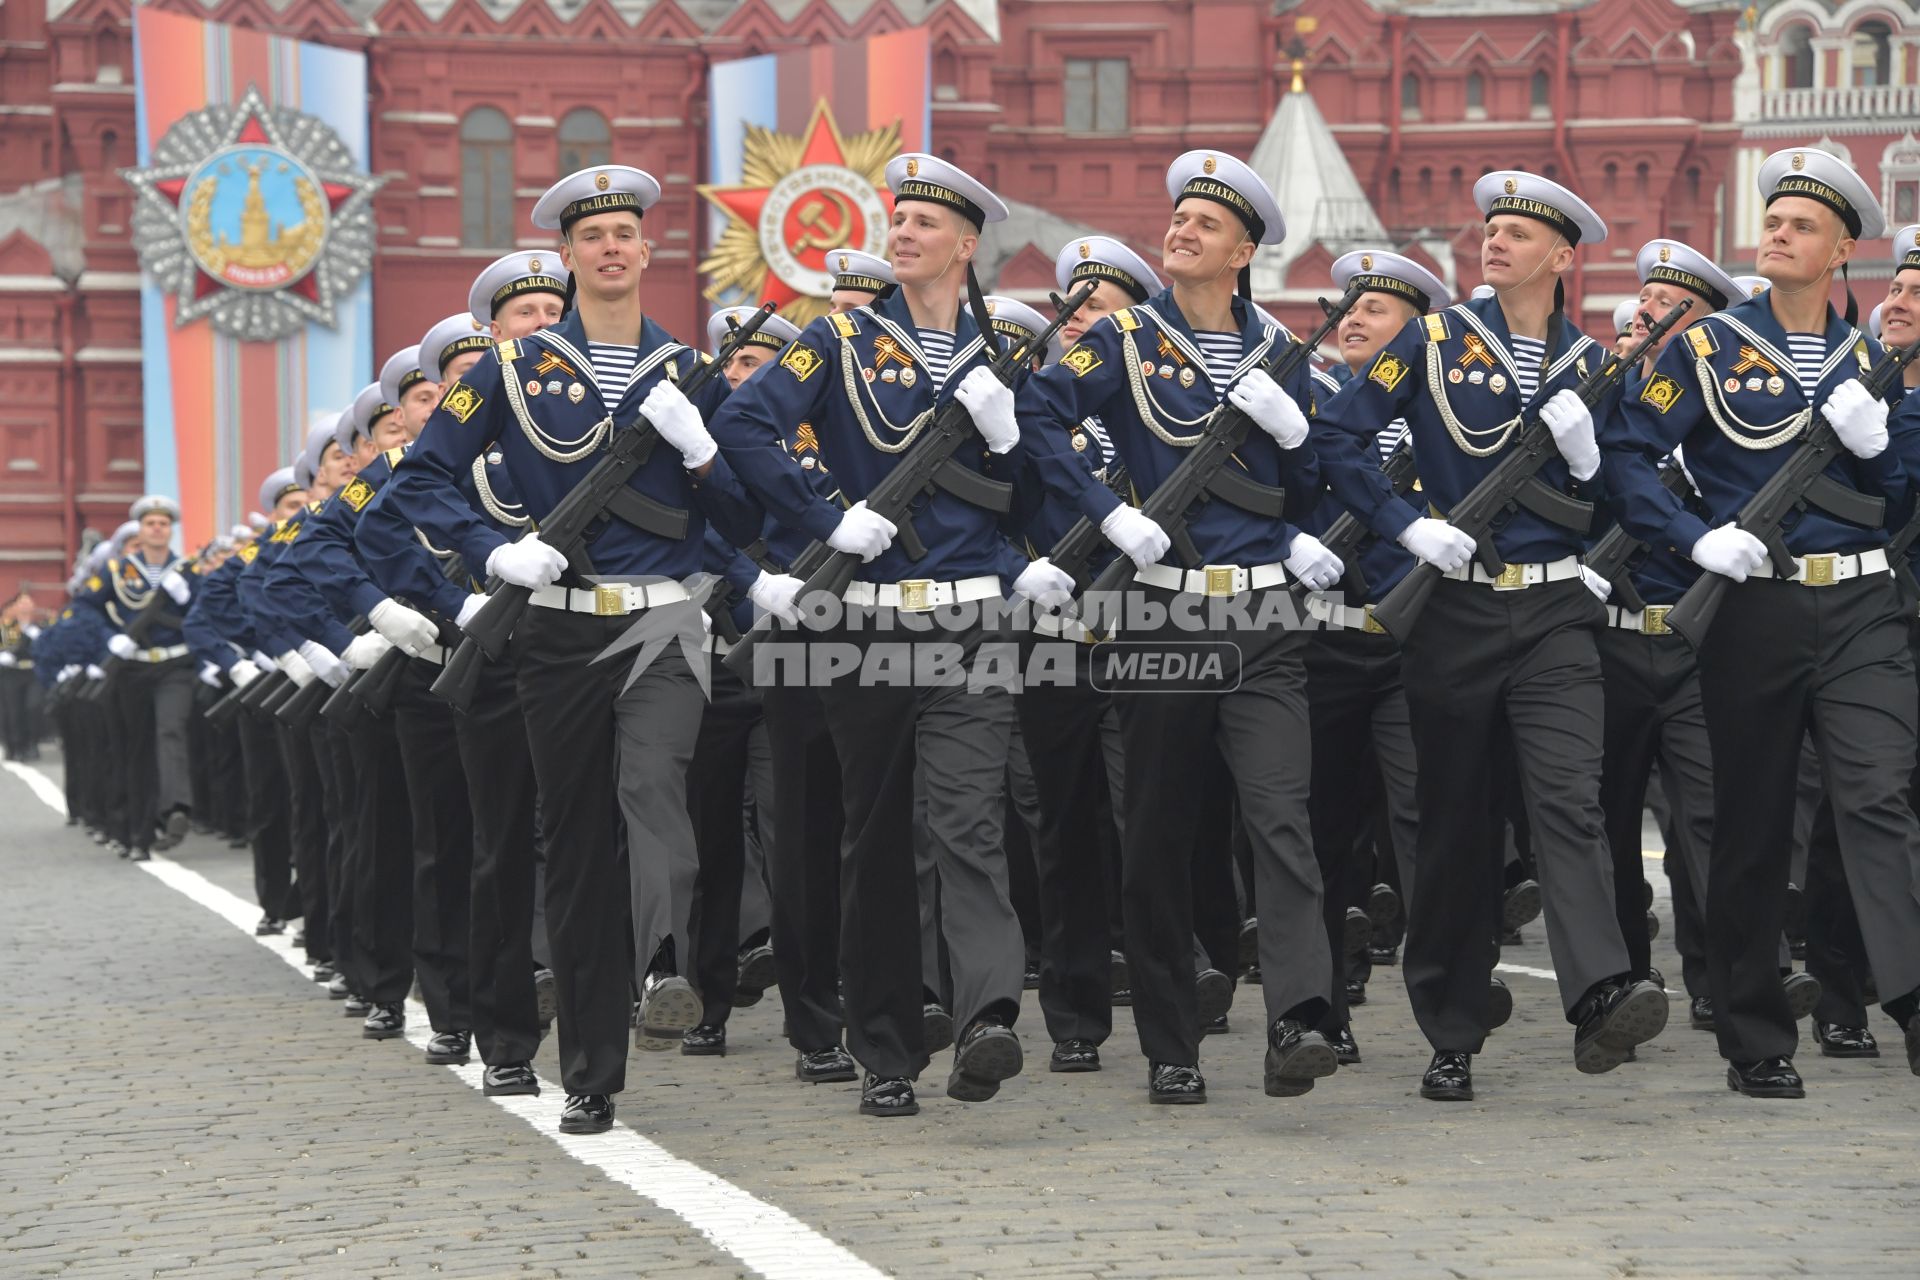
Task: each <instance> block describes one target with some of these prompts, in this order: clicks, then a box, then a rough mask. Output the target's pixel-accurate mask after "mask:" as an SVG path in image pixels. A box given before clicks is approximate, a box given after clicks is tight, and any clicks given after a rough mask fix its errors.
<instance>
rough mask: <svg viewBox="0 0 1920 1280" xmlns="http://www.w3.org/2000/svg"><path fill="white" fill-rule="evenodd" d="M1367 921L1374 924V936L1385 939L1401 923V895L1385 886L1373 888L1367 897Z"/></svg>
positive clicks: (1379, 885) (1378, 885) (1380, 885)
mask: <svg viewBox="0 0 1920 1280" xmlns="http://www.w3.org/2000/svg"><path fill="white" fill-rule="evenodd" d="M1367 919H1368V920H1369V921H1370V922H1371V923H1372V924H1373V936H1374V937H1376V938H1385V937H1388V936H1389V935H1391V934H1392V932H1393V926H1394V925H1396V924H1398V923H1399V922H1400V895H1399V894H1397V893H1395V892H1394V891H1393V890H1392V889H1391V888H1390V887H1388V886H1387V885H1384V884H1377V885H1375V886H1373V891H1372V892H1371V893H1369V894H1368V895H1367Z"/></svg>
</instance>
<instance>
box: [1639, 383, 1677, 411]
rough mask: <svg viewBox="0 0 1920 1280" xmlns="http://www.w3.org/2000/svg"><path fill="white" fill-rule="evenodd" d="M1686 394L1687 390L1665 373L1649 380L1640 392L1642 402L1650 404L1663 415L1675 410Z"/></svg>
mask: <svg viewBox="0 0 1920 1280" xmlns="http://www.w3.org/2000/svg"><path fill="white" fill-rule="evenodd" d="M1685 394H1686V389H1685V388H1684V387H1682V386H1681V385H1680V384H1679V383H1678V382H1676V381H1674V380H1673V379H1672V378H1669V377H1668V376H1667V375H1666V374H1664V373H1656V374H1654V375H1653V376H1652V377H1651V378H1648V379H1647V385H1646V386H1645V387H1642V388H1641V390H1640V400H1641V402H1642V403H1643V404H1650V405H1652V406H1653V407H1654V408H1656V409H1658V410H1659V411H1660V412H1661V413H1665V412H1666V411H1667V410H1669V409H1671V408H1673V406H1674V405H1675V404H1677V403H1679V401H1680V397H1681V396H1683V395H1685Z"/></svg>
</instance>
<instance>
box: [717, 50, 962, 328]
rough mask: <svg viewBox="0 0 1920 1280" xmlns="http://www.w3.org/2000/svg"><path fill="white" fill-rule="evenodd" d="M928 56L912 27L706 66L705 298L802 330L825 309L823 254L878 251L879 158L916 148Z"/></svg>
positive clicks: (924, 132) (883, 162)
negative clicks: (772, 308) (768, 309)
mask: <svg viewBox="0 0 1920 1280" xmlns="http://www.w3.org/2000/svg"><path fill="white" fill-rule="evenodd" d="M929 57H930V52H929V45H928V41H927V33H926V31H925V30H924V29H921V28H915V29H912V30H907V31H899V32H895V33H894V34H892V35H884V36H874V37H872V38H870V39H867V40H860V41H850V42H844V43H835V44H817V45H812V46H810V47H808V48H805V49H795V50H792V51H790V52H787V53H779V54H767V55H764V56H762V57H758V58H743V59H741V60H739V61H737V62H721V63H716V64H714V66H713V69H712V73H711V75H710V76H709V79H708V111H707V117H708V119H709V120H710V121H711V122H712V123H711V126H710V130H709V143H708V147H709V152H708V161H707V172H708V173H709V174H711V175H712V178H713V181H712V182H711V183H709V184H707V185H705V186H702V187H701V188H700V194H701V195H703V196H705V197H706V198H707V200H708V201H709V202H710V203H711V205H712V206H713V207H712V210H711V218H710V220H709V224H708V243H709V244H710V245H712V246H713V248H712V252H711V253H710V254H709V255H708V256H707V258H706V259H705V261H703V262H702V263H701V264H700V270H701V273H702V274H703V275H705V276H707V277H708V284H707V288H706V297H707V299H708V300H709V301H711V302H715V303H719V304H723V305H731V304H733V303H738V302H751V303H756V304H757V303H760V302H773V303H777V304H778V305H779V307H780V313H781V314H782V315H784V316H786V317H787V318H788V319H790V320H792V321H794V322H795V323H796V324H802V325H804V324H805V323H806V322H807V321H809V320H812V319H813V318H815V317H816V316H821V315H824V314H826V310H827V295H828V294H829V293H830V292H832V286H833V266H832V263H831V261H830V259H829V257H828V255H829V254H831V253H832V252H833V251H834V250H836V249H860V250H864V251H866V252H868V253H880V252H881V251H882V250H883V249H884V248H885V245H886V238H887V220H888V219H889V218H890V217H891V216H892V212H893V200H892V198H891V197H890V196H889V195H888V194H887V190H886V181H885V178H886V167H887V161H888V160H891V159H892V158H893V157H894V156H896V155H898V154H899V153H900V152H902V151H924V150H926V149H927V143H928V139H929V136H930V134H931V132H932V118H933V107H932V97H931V93H930V87H929V86H930V84H931V80H932V75H931V66H930V62H929Z"/></svg>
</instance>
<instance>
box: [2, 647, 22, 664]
mask: <svg viewBox="0 0 1920 1280" xmlns="http://www.w3.org/2000/svg"><path fill="white" fill-rule="evenodd" d="M19 664H20V659H19V658H17V657H15V656H14V655H13V653H12V652H11V651H9V652H6V653H0V667H13V666H18V665H19Z"/></svg>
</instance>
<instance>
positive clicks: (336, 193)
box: [120, 85, 381, 342]
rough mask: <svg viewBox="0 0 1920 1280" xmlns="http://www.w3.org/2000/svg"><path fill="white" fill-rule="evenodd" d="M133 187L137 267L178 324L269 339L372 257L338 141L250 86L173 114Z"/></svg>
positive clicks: (324, 307)
mask: <svg viewBox="0 0 1920 1280" xmlns="http://www.w3.org/2000/svg"><path fill="white" fill-rule="evenodd" d="M120 176H121V177H122V178H124V179H125V180H126V181H127V183H128V185H129V186H131V187H132V188H133V189H134V192H135V197H136V204H135V208H134V215H133V243H134V248H135V249H136V250H137V251H138V252H139V255H140V265H141V266H142V267H143V268H145V269H146V272H147V274H148V275H149V276H151V277H152V278H153V281H154V283H155V284H157V285H159V287H160V288H161V289H162V290H163V291H164V292H166V293H168V294H170V295H172V296H173V297H174V298H176V299H177V305H176V306H175V309H174V318H173V323H174V327H176V328H178V327H180V326H182V325H186V324H190V323H192V322H193V321H195V320H199V319H202V318H205V319H207V320H209V321H210V322H211V323H212V324H213V326H214V328H216V329H218V330H219V331H220V332H222V333H226V334H230V335H232V336H233V337H236V338H240V339H243V340H247V341H255V342H267V341H272V340H273V339H276V338H283V337H286V336H287V335H289V334H292V333H295V332H297V331H298V330H299V329H300V328H301V327H302V326H303V325H305V324H306V323H307V322H309V321H314V322H317V323H320V324H323V325H327V326H329V327H331V326H332V325H333V324H334V309H335V307H336V305H337V304H338V303H339V301H340V300H341V299H342V298H344V297H345V296H346V295H347V294H348V293H350V292H351V291H352V290H353V288H354V286H355V285H356V284H358V283H359V281H360V278H361V277H362V276H364V275H365V274H366V272H367V269H368V267H369V266H370V265H371V264H372V261H373V207H372V202H373V193H374V191H376V190H377V189H378V188H379V186H380V182H381V180H380V179H377V178H374V177H372V176H370V175H369V174H366V173H364V172H362V171H361V170H360V168H359V166H358V164H357V163H356V162H355V160H354V158H353V155H352V153H351V152H349V151H348V150H347V147H346V144H345V143H344V142H342V141H341V140H340V136H339V135H338V134H336V133H335V132H334V131H333V129H332V127H331V126H329V125H327V124H326V123H325V122H323V121H322V120H320V119H319V118H318V117H315V116H311V115H307V114H306V113H304V112H300V111H293V110H290V109H287V108H283V107H269V106H268V105H267V104H266V101H265V100H264V99H263V98H262V97H261V96H260V92H259V90H258V89H257V88H256V87H254V86H252V85H249V86H247V91H246V93H245V94H243V95H242V96H241V98H240V100H239V101H238V102H237V103H235V104H233V105H232V106H225V105H220V106H209V107H206V108H203V109H202V110H200V111H196V112H193V113H192V114H190V115H187V116H183V117H181V118H180V119H179V120H177V121H175V122H174V124H173V126H172V127H171V128H169V129H168V130H167V132H166V135H165V136H164V137H162V138H161V139H160V141H159V142H158V143H157V144H156V145H155V146H154V148H153V155H152V160H151V163H149V164H148V165H147V166H146V167H145V168H140V169H123V170H121V175H120Z"/></svg>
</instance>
